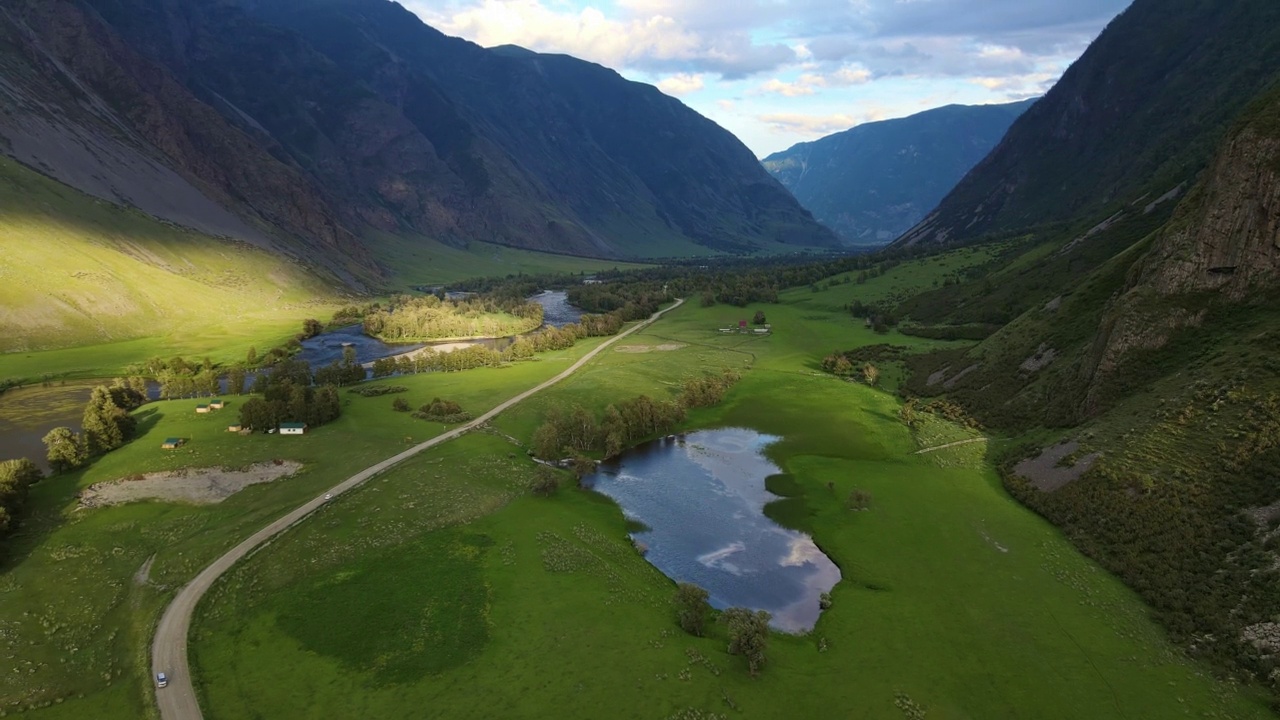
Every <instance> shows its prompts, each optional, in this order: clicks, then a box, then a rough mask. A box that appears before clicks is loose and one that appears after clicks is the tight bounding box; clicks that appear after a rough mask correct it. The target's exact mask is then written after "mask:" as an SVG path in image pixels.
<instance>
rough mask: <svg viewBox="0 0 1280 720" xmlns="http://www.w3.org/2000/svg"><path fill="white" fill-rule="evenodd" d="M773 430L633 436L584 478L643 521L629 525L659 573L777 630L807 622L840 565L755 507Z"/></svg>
mask: <svg viewBox="0 0 1280 720" xmlns="http://www.w3.org/2000/svg"><path fill="white" fill-rule="evenodd" d="M777 439H778V438H776V437H773V436H770V435H763V434H760V433H758V432H755V431H754V430H746V429H740V428H732V429H720V430H703V431H699V432H694V433H689V434H687V435H682V436H680V437H678V438H666V439H660V440H655V441H653V442H650V443H647V444H645V445H641V446H639V447H637V448H635V449H633V450H630V451H627V452H626V453H623V454H622V455H621V456H619V457H618V458H616V459H614V460H611V461H607V462H605V463H602V464H601V465H600V468H599V469H598V471H597V472H596V473H595V474H593V475H591V476H588V478H586V482H587V483H588V484H590V485H591V486H593V487H594V488H595V490H596V491H598V492H601V493H603V494H605V495H608V496H609V497H611V498H613V499H614V500H615V501H616V502H617V503H618V504H619V505H621V506H622V509H623V511H624V512H625V513H626V515H627V517H628V518H630V519H632V520H635V521H637V522H639V523H641V524H642V525H643V526H644V527H645V528H646V529H644V530H641V531H639V532H636V533H634V534H633V537H634V538H635V540H636V541H637V542H638V543H643V544H644V545H645V546H647V548H648V552H647V553H646V555H645V557H646V558H647V559H648V560H649V562H651V563H653V565H654V566H656V567H657V568H658V569H659V570H661V571H662V572H663V573H664V574H665V575H666V576H667V577H670V578H671V579H672V580H675V581H677V582H690V583H693V584H695V585H699V586H701V587H703V588H705V589H706V590H707V591H708V592H709V593H710V595H711V598H710V599H711V604H712V605H714V606H715V607H717V608H721V609H723V608H727V607H748V608H751V609H754V610H767V611H768V612H769V613H771V614H772V615H773V620H772V622H771V624H772V625H773V627H774V628H776V629H778V630H782V631H785V632H805V631H808V630H811V629H812V628H813V625H814V623H816V622H817V620H818V615H819V614H820V612H821V610H820V608H819V607H818V601H819V598H820V596H821V595H822V593H824V592H827V591H829V590H830V589H831V588H832V587H833V586H835V584H836V583H837V582H839V580H840V569H839V568H838V567H836V565H835V563H833V562H832V561H831V559H830V558H828V557H827V556H826V555H825V554H823V552H822V551H821V550H820V549H819V548H818V546H817V545H815V544H814V542H813V539H812V538H810V537H809V536H808V535H806V534H804V533H802V532H798V531H795V530H790V529H788V528H784V527H782V526H781V525H778V524H777V523H775V522H774V521H773V520H771V519H769V518H768V517H766V516H765V514H764V507H765V505H768V504H769V503H770V502H772V501H774V500H778V499H780V498H779V497H778V496H777V495H774V494H773V493H771V492H769V491H768V490H766V489H765V478H767V477H769V476H770V475H776V474H779V473H781V472H782V471H781V470H779V469H778V467H777V466H776V465H774V464H773V463H772V462H770V461H769V460H768V458H766V457H765V456H764V454H763V451H764V449H765V448H766V447H767V446H768V445H769V444H770V443H772V442H774V441H776V440H777Z"/></svg>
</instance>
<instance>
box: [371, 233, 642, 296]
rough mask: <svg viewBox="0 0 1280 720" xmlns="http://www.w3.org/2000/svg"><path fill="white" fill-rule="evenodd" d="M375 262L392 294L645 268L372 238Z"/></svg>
mask: <svg viewBox="0 0 1280 720" xmlns="http://www.w3.org/2000/svg"><path fill="white" fill-rule="evenodd" d="M369 239H370V242H371V246H372V248H373V252H374V255H375V257H377V258H378V259H379V260H380V261H381V262H382V263H383V265H385V266H386V267H387V269H388V270H389V271H390V273H391V275H390V277H389V278H388V279H387V281H386V285H387V289H389V290H394V291H407V290H410V289H412V288H414V287H418V286H422V285H441V284H445V283H450V282H454V281H457V280H463V279H466V278H473V277H504V276H506V275H520V274H524V275H540V274H548V273H571V274H578V273H581V274H584V275H590V274H591V273H594V272H598V271H600V270H612V269H614V268H617V269H620V270H626V269H629V268H637V267H644V266H643V265H638V264H636V263H629V262H623V261H619V260H601V259H598V258H585V257H575V256H573V255H552V254H550V253H541V252H534V251H532V250H521V249H519V248H512V247H506V246H505V245H493V244H490V243H483V242H469V243H467V245H466V247H454V246H452V245H446V244H444V243H442V242H439V241H437V240H433V239H431V238H424V237H399V236H394V235H389V234H386V233H377V232H373V233H370V236H369Z"/></svg>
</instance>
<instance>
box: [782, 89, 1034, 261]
mask: <svg viewBox="0 0 1280 720" xmlns="http://www.w3.org/2000/svg"><path fill="white" fill-rule="evenodd" d="M1034 102H1035V100H1034V99H1032V100H1024V101H1021V102H1016V103H1008V104H1003V105H946V106H943V107H939V108H934V109H932V110H926V111H924V112H921V113H917V114H915V115H912V116H910V117H906V118H900V119H896V120H884V121H879V122H871V123H864V124H862V125H858V126H856V127H853V128H850V129H848V130H844V131H841V132H838V133H835V134H833V135H828V136H827V137H824V138H821V139H819V140H812V141H809V142H803V143H798V144H796V145H794V146H792V147H791V148H789V149H787V150H784V151H782V152H779V153H774V154H773V155H770V156H769V157H767V158H765V159H764V161H763V163H764V166H765V168H766V169H767V170H769V172H770V173H772V174H773V175H774V177H777V178H778V179H779V180H780V181H781V182H782V184H783V185H785V186H786V187H787V189H788V190H790V191H791V192H792V194H793V195H795V196H796V199H798V200H799V201H800V203H801V204H802V205H804V206H805V207H806V208H808V209H809V210H810V211H811V212H812V213H813V214H814V216H815V217H816V218H817V219H818V220H820V221H821V222H823V223H825V224H826V225H827V226H828V227H830V228H832V229H833V230H835V231H836V232H837V233H838V234H839V235H840V236H841V237H842V238H843V239H844V240H845V241H846V242H850V243H856V244H865V245H883V244H885V243H888V242H890V241H891V240H893V239H895V238H897V237H898V236H899V235H901V234H902V233H903V232H906V231H907V230H908V229H910V228H911V227H912V226H913V225H915V224H916V223H918V222H919V221H920V220H921V219H922V218H924V216H925V213H927V212H928V211H929V210H930V209H932V208H933V207H934V206H935V205H936V204H937V203H938V201H939V200H941V199H942V198H943V197H944V196H945V195H946V194H947V192H948V191H950V190H951V188H952V187H954V186H955V184H956V182H958V181H959V180H960V178H961V177H963V176H964V174H965V173H966V172H968V171H969V169H970V168H972V167H973V166H974V165H976V164H977V163H978V161H980V160H981V159H982V158H983V157H984V156H985V155H986V154H987V153H988V152H989V151H990V150H991V148H993V147H995V145H996V143H998V142H999V141H1000V138H1001V137H1003V136H1004V133H1005V131H1006V130H1007V129H1008V128H1009V125H1010V124H1011V123H1012V122H1013V121H1014V119H1015V118H1017V117H1018V116H1019V115H1020V114H1021V113H1022V112H1023V111H1025V110H1026V109H1027V108H1028V107H1030V106H1031V105H1032V104H1034Z"/></svg>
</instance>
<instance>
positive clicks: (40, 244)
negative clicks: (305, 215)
mask: <svg viewBox="0 0 1280 720" xmlns="http://www.w3.org/2000/svg"><path fill="white" fill-rule="evenodd" d="M0 257H3V262H0V351H3V352H5V353H12V352H25V351H33V350H45V349H52V348H65V347H73V346H84V345H96V344H101V343H112V342H119V341H124V340H136V339H138V338H153V337H159V336H164V337H166V338H168V339H169V340H170V341H172V342H174V343H175V344H176V345H177V346H178V347H181V346H182V344H183V343H184V342H185V341H187V339H188V338H192V337H199V338H204V339H205V340H206V343H205V344H206V345H207V346H210V347H214V346H217V345H219V344H228V343H241V342H243V341H244V339H245V338H249V337H255V336H263V335H266V336H271V335H278V334H280V333H281V331H282V329H283V328H284V327H285V326H286V325H288V326H292V325H295V324H296V323H297V321H298V318H299V317H301V316H306V315H307V314H323V313H324V312H325V311H326V310H328V309H330V308H331V307H332V306H334V305H335V304H336V303H337V302H339V300H340V298H339V293H338V292H337V291H336V289H335V286H333V285H331V284H329V283H326V282H325V281H324V280H322V279H321V278H319V277H317V276H316V275H315V274H313V273H311V272H309V271H307V270H306V269H304V268H302V267H300V266H297V265H294V264H292V263H290V262H289V261H288V260H286V259H284V258H282V257H280V256H277V255H273V254H271V253H268V252H265V251H263V250H260V249H257V248H255V247H252V246H250V245H247V244H244V243H239V242H231V241H227V240H220V239H215V238H211V237H208V236H204V235H200V234H197V233H194V232H191V231H188V230H185V229H181V228H176V227H172V226H169V225H165V224H162V223H160V222H158V221H156V220H154V219H152V218H149V217H146V216H144V215H142V214H140V213H137V212H135V211H131V210H127V209H123V208H119V207H115V206H113V205H111V204H109V203H105V202H102V201H99V200H95V199H93V198H90V197H88V196H85V195H82V194H80V193H78V192H76V191H74V190H71V189H70V188H67V187H66V186H63V185H60V184H59V183H57V182H54V181H52V180H49V179H47V178H44V177H42V176H40V175H38V174H37V173H35V172H33V171H31V170H29V169H27V168H25V167H22V166H21V165H19V164H17V163H15V162H13V161H11V160H8V159H0Z"/></svg>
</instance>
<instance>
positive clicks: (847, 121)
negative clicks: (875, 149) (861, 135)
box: [759, 113, 858, 138]
mask: <svg viewBox="0 0 1280 720" xmlns="http://www.w3.org/2000/svg"><path fill="white" fill-rule="evenodd" d="M759 120H760V122H762V123H764V124H765V125H768V126H769V127H770V128H771V129H773V130H774V131H777V132H781V133H785V134H788V135H800V136H803V137H810V138H813V137H820V136H822V135H830V134H831V133H833V132H840V131H841V130H848V129H849V128H851V127H853V126H854V125H856V124H857V123H858V121H857V119H855V118H854V117H853V116H852V115H842V114H836V115H803V114H801V113H766V114H764V115H761V116H759Z"/></svg>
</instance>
